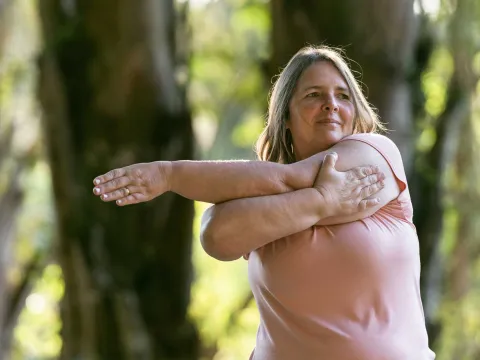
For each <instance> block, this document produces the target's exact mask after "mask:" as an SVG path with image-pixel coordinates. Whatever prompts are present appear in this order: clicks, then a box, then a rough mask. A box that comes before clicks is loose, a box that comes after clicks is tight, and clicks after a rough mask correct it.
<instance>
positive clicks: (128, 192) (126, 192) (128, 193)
mask: <svg viewBox="0 0 480 360" xmlns="http://www.w3.org/2000/svg"><path fill="white" fill-rule="evenodd" d="M124 189H125V194H126V195H125V196H128V195H130V190H128V188H124Z"/></svg>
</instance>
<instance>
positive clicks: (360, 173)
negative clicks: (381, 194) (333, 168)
mask: <svg viewBox="0 0 480 360" xmlns="http://www.w3.org/2000/svg"><path fill="white" fill-rule="evenodd" d="M352 170H353V172H354V174H355V175H356V177H357V179H359V180H360V179H363V178H365V177H367V176H370V175H373V174H377V173H379V172H380V168H379V167H378V166H374V165H369V166H358V167H356V168H354V169H352Z"/></svg>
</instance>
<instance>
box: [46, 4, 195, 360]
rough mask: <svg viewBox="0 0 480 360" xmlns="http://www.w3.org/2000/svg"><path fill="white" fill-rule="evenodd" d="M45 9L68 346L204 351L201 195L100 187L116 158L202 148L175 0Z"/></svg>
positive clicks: (90, 350)
mask: <svg viewBox="0 0 480 360" xmlns="http://www.w3.org/2000/svg"><path fill="white" fill-rule="evenodd" d="M66 4H70V5H68V6H67V5H66ZM40 15H41V19H42V26H43V34H44V40H45V50H44V52H43V54H42V56H41V58H40V59H39V68H40V81H39V97H40V99H41V103H42V106H43V109H44V122H43V123H44V131H45V136H46V141H47V146H48V153H49V159H50V164H51V171H52V180H53V187H54V195H55V205H56V210H57V216H58V239H59V241H58V256H59V260H60V264H61V266H62V270H63V275H64V279H65V297H64V300H63V304H62V310H61V314H62V321H63V330H62V337H63V349H62V358H63V359H118V360H122V359H186V360H187V359H196V353H197V334H196V331H195V328H194V326H193V325H192V324H191V323H190V322H189V321H188V320H187V316H186V311H187V306H188V303H189V296H190V282H191V277H192V265H191V257H190V253H191V241H192V220H193V204H192V202H191V201H188V200H186V199H184V198H181V197H179V196H176V195H173V194H166V195H164V196H162V197H161V198H160V199H157V200H155V201H152V202H150V203H146V204H142V205H136V206H133V207H128V208H117V207H116V206H115V205H114V204H104V203H101V201H99V199H98V198H96V197H95V196H93V195H92V193H91V189H92V187H93V184H92V180H93V178H94V177H95V176H97V175H99V174H101V173H104V172H106V171H107V170H110V169H112V168H115V167H119V166H124V165H128V164H131V163H135V162H147V161H154V160H161V159H165V160H176V159H190V158H192V156H193V135H192V129H191V118H190V113H189V109H188V106H187V104H186V100H185V84H180V83H179V82H178V81H177V80H176V77H175V74H176V73H177V72H178V70H179V68H181V65H185V64H181V63H179V59H181V56H182V54H181V53H180V52H179V51H177V50H178V49H177V47H176V39H175V34H176V30H177V29H176V26H178V24H176V22H175V19H176V17H175V12H174V6H173V1H161V2H158V1H155V0H141V1H127V0H121V1H117V0H109V1H96V0H95V1H94V0H82V1H76V2H69V3H65V2H62V1H60V0H45V1H43V0H42V1H41V2H40Z"/></svg>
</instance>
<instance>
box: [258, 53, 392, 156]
mask: <svg viewBox="0 0 480 360" xmlns="http://www.w3.org/2000/svg"><path fill="white" fill-rule="evenodd" d="M319 61H329V62H331V63H332V64H333V65H334V66H335V67H336V68H337V69H338V71H339V72H340V74H341V75H342V76H343V78H344V79H345V81H346V83H347V85H348V88H349V90H350V92H351V95H352V101H353V104H354V107H355V118H354V120H353V133H374V132H378V131H379V130H385V128H384V125H383V124H382V123H381V122H380V119H379V117H378V115H377V113H376V112H375V111H374V109H373V108H372V106H371V105H370V104H369V103H368V101H367V99H366V98H365V96H364V94H363V92H362V90H361V88H360V85H359V84H358V82H357V80H356V79H355V77H354V75H353V73H352V71H351V70H350V67H349V66H348V64H347V62H346V60H345V59H344V57H343V55H342V51H341V50H339V49H335V48H331V47H327V46H307V47H304V48H302V49H301V50H299V51H298V52H297V53H296V54H295V55H294V56H293V57H292V58H291V59H290V61H289V62H288V64H287V66H285V68H284V69H283V71H282V72H281V73H280V75H279V76H278V79H277V80H276V82H275V84H274V86H273V88H272V90H271V92H270V97H269V104H268V105H269V106H268V119H267V125H266V126H265V128H264V129H263V132H262V133H261V134H260V137H259V138H258V140H257V143H256V146H255V149H256V151H257V156H258V158H259V159H260V160H264V161H273V162H279V163H286V164H290V163H292V162H295V154H294V153H293V146H292V144H293V143H292V135H291V133H290V131H289V130H287V127H286V121H287V119H288V116H289V104H290V100H291V99H292V96H293V93H294V91H295V87H296V85H297V82H298V80H299V79H300V76H301V75H302V74H303V72H304V71H305V70H306V69H307V68H308V67H309V66H310V65H312V64H314V63H316V62H319Z"/></svg>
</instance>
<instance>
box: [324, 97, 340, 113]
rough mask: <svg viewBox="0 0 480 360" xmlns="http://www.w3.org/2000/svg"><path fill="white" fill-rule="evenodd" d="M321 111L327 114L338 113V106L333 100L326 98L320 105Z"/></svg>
mask: <svg viewBox="0 0 480 360" xmlns="http://www.w3.org/2000/svg"><path fill="white" fill-rule="evenodd" d="M322 110H323V111H328V112H338V104H337V102H336V101H335V100H334V99H331V98H327V99H325V101H324V103H323V105H322Z"/></svg>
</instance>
